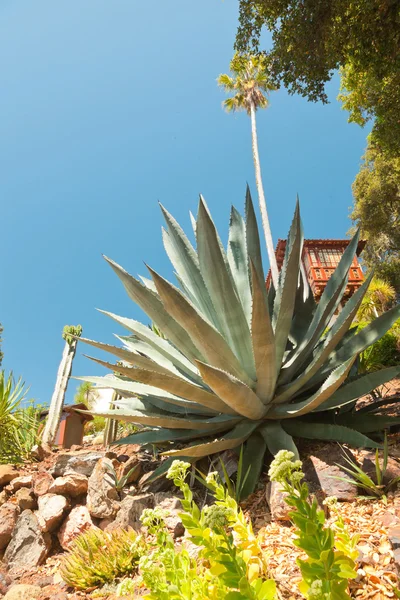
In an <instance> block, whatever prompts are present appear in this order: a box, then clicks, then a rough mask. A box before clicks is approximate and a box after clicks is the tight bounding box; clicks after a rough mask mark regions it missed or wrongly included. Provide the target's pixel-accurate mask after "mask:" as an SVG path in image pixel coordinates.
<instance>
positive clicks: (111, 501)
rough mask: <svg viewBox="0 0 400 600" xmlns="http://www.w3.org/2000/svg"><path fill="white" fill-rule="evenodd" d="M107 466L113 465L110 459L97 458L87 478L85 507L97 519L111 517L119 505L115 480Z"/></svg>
mask: <svg viewBox="0 0 400 600" xmlns="http://www.w3.org/2000/svg"><path fill="white" fill-rule="evenodd" d="M107 466H108V467H113V464H112V462H111V460H110V459H108V458H103V459H101V460H99V461H98V463H97V465H96V467H95V468H94V471H93V473H92V474H91V476H90V478H89V485H88V496H87V507H88V510H89V512H90V514H91V516H92V517H96V518H97V519H110V518H111V519H112V518H113V517H115V515H116V514H117V512H118V510H119V507H120V505H119V502H118V501H119V495H118V492H117V490H116V489H115V481H114V480H113V477H112V475H111V474H110V472H109V470H108V469H107Z"/></svg>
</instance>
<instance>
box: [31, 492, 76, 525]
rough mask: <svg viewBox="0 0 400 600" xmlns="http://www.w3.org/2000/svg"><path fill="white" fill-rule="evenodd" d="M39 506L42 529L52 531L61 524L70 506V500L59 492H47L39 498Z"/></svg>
mask: <svg viewBox="0 0 400 600" xmlns="http://www.w3.org/2000/svg"><path fill="white" fill-rule="evenodd" d="M38 506H39V510H38V512H37V518H38V521H39V525H40V529H41V530H42V531H45V532H51V531H54V530H55V529H57V527H58V526H59V525H60V523H61V521H62V519H63V516H64V512H65V511H66V509H67V507H68V500H67V499H66V498H64V496H59V495H57V494H45V495H44V496H40V497H39V498H38Z"/></svg>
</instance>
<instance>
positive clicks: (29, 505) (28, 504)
mask: <svg viewBox="0 0 400 600" xmlns="http://www.w3.org/2000/svg"><path fill="white" fill-rule="evenodd" d="M14 498H15V499H16V501H17V504H18V506H19V507H20V509H21V510H27V509H28V510H34V509H35V508H36V507H37V502H36V498H35V496H34V494H33V491H32V490H30V489H28V488H26V487H23V488H20V489H19V490H18V491H17V492H15V496H14Z"/></svg>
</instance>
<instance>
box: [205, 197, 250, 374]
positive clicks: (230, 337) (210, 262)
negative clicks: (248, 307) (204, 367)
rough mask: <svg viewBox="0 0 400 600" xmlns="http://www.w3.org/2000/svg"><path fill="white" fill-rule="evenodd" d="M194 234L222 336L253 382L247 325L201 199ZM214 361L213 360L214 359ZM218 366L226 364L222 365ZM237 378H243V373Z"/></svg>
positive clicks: (227, 265)
mask: <svg viewBox="0 0 400 600" xmlns="http://www.w3.org/2000/svg"><path fill="white" fill-rule="evenodd" d="M196 237H197V252H198V256H199V263H200V271H201V274H202V276H203V279H204V281H205V282H206V285H207V288H208V290H209V292H210V295H211V300H212V302H213V305H214V306H215V309H216V311H217V313H218V315H219V317H220V319H221V321H222V326H223V328H224V337H225V339H226V340H227V342H228V343H229V345H230V346H231V348H232V350H233V351H234V353H235V354H236V356H237V358H238V360H239V363H240V364H241V365H242V366H243V369H244V371H245V373H246V374H247V379H250V380H252V381H255V377H256V374H255V366H254V357H253V349H252V345H251V336H250V329H249V324H248V322H247V319H246V315H245V313H244V310H243V307H242V304H241V302H240V299H239V295H238V292H237V290H236V286H235V284H234V281H233V277H232V273H231V272H230V268H229V264H228V261H227V259H226V256H225V255H224V252H223V248H222V247H221V245H220V242H219V239H218V236H217V232H216V229H215V225H214V223H213V221H212V219H211V217H210V215H209V212H208V210H207V209H206V206H205V204H204V201H203V199H202V198H201V199H200V203H199V213H198V217H197V229H196ZM209 362H213V361H209ZM213 364H215V363H214V362H213ZM221 368H226V367H223V366H221ZM240 378H241V379H243V376H241V377H240Z"/></svg>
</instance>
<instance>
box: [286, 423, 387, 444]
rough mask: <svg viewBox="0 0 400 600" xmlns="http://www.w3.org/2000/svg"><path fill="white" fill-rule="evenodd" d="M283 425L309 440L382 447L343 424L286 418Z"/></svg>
mask: <svg viewBox="0 0 400 600" xmlns="http://www.w3.org/2000/svg"><path fill="white" fill-rule="evenodd" d="M282 426H283V428H284V429H285V431H287V433H289V434H290V435H293V436H294V437H303V438H306V439H309V440H332V441H336V442H340V443H341V444H350V446H355V447H356V448H380V445H379V444H377V443H376V442H374V441H373V440H371V439H370V438H368V437H367V436H365V435H363V434H362V433H360V432H359V431H356V430H354V429H350V428H349V427H343V425H332V424H330V423H314V422H309V423H307V422H306V421H300V420H298V419H290V420H285V421H284V422H283V423H282ZM357 428H358V424H357Z"/></svg>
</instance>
